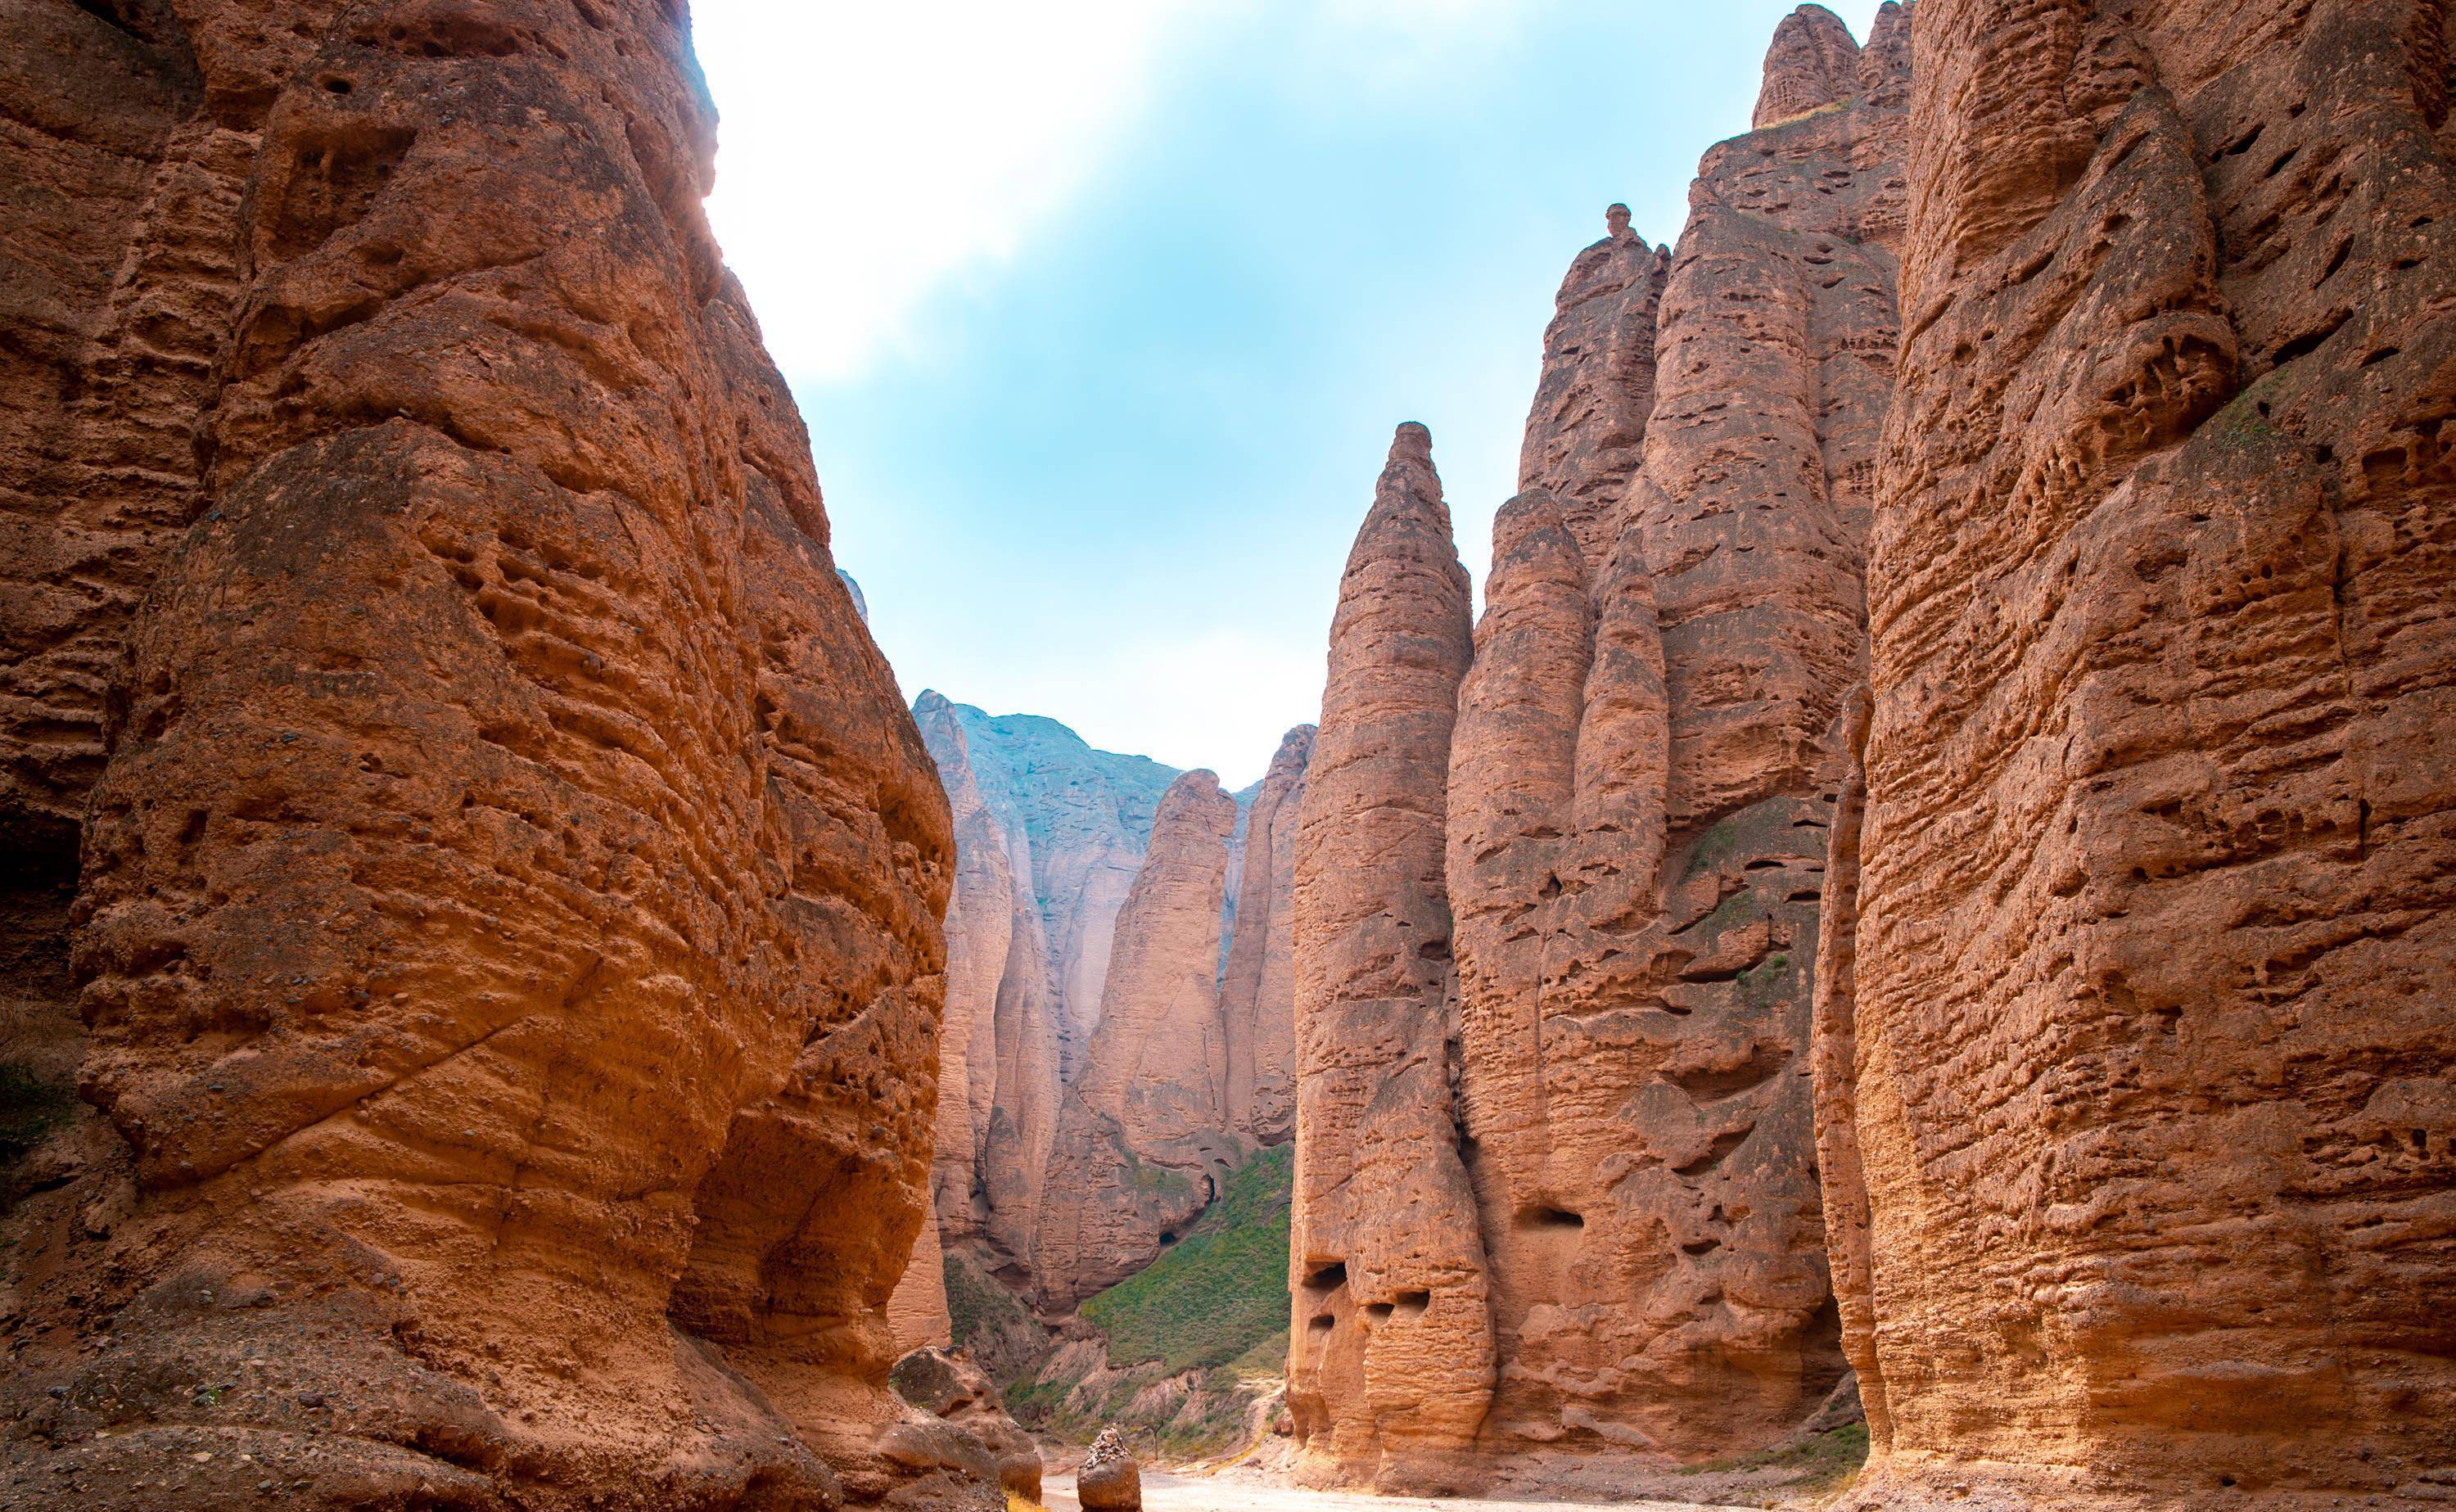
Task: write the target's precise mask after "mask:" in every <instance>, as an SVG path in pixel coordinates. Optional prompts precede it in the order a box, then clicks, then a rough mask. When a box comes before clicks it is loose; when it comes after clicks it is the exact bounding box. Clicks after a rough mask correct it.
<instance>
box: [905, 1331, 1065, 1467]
mask: <svg viewBox="0 0 2456 1512" xmlns="http://www.w3.org/2000/svg"><path fill="white" fill-rule="evenodd" d="M888 1379H889V1380H890V1381H891V1382H892V1383H893V1384H894V1386H895V1391H896V1395H898V1396H900V1397H902V1398H903V1399H904V1400H906V1401H908V1402H910V1403H911V1404H912V1405H913V1406H915V1407H918V1408H920V1409H921V1410H922V1411H924V1412H927V1413H930V1414H931V1415H932V1416H934V1417H937V1418H939V1419H942V1420H945V1421H947V1422H949V1423H952V1425H954V1426H955V1427H957V1428H960V1429H963V1430H964V1431H965V1432H966V1433H968V1434H970V1435H971V1436H972V1439H973V1440H976V1441H977V1442H978V1443H979V1444H980V1445H981V1447H982V1448H983V1449H984V1450H985V1451H986V1452H987V1453H988V1455H989V1458H990V1461H992V1463H993V1465H994V1466H995V1478H996V1480H997V1481H998V1483H999V1484H1000V1485H1003V1486H1005V1487H1006V1488H1007V1489H1008V1490H1009V1491H1012V1492H1013V1493H1014V1494H1015V1495H1017V1496H1019V1497H1022V1498H1024V1499H1025V1500H1026V1501H1031V1502H1037V1501H1039V1500H1040V1450H1039V1449H1038V1448H1037V1447H1035V1446H1034V1443H1033V1441H1032V1435H1030V1434H1028V1433H1026V1432H1024V1430H1023V1427H1022V1425H1021V1424H1019V1423H1017V1422H1016V1421H1015V1420H1013V1418H1011V1417H1009V1416H1007V1411H1006V1406H1005V1404H1004V1403H1003V1402H1001V1401H1000V1400H998V1394H997V1388H996V1387H995V1386H994V1385H993V1384H992V1383H991V1381H990V1379H989V1377H988V1376H987V1375H985V1374H983V1373H982V1371H981V1368H980V1367H979V1366H978V1365H976V1364H974V1363H973V1362H972V1356H971V1355H969V1354H967V1353H965V1352H964V1351H963V1350H960V1349H938V1348H934V1347H931V1348H923V1349H916V1350H913V1351H912V1352H911V1354H909V1355H906V1356H905V1357H904V1358H903V1359H899V1360H897V1361H896V1362H895V1369H894V1370H893V1371H892V1372H890V1375H889V1377H888Z"/></svg>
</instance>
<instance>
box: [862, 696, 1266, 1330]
mask: <svg viewBox="0 0 2456 1512" xmlns="http://www.w3.org/2000/svg"><path fill="white" fill-rule="evenodd" d="M914 712H915V714H916V715H917V717H918V719H919V721H920V725H921V730H922V734H923V737H924V739H925V740H926V741H927V743H928V745H929V748H930V750H931V754H932V756H933V757H934V758H935V759H936V760H937V763H938V766H939V769H940V773H941V776H942V778H943V779H944V782H945V785H946V787H947V791H948V794H949V796H950V799H951V801H952V806H953V809H954V817H955V836H956V844H955V849H956V856H957V866H956V877H955V887H954V898H953V902H952V905H951V906H950V909H949V911H948V921H947V938H948V982H949V988H948V1007H947V1029H946V1048H945V1052H944V1057H943V1070H942V1076H943V1078H944V1081H945V1085H946V1087H947V1089H948V1093H947V1095H946V1097H945V1098H943V1099H942V1100H941V1102H940V1105H939V1114H938V1142H937V1154H936V1167H935V1175H934V1186H935V1192H936V1199H937V1200H936V1209H937V1227H938V1236H939V1240H940V1241H942V1242H943V1243H944V1244H945V1245H946V1246H947V1247H948V1248H950V1249H951V1250H952V1251H954V1252H955V1253H956V1255H957V1258H956V1260H955V1261H954V1263H958V1264H970V1265H975V1266H976V1267H977V1268H978V1269H979V1270H980V1271H981V1272H983V1273H984V1275H985V1276H986V1277H995V1278H996V1279H997V1280H999V1281H1000V1282H1002V1283H1003V1284H1005V1285H1007V1286H1009V1287H1010V1288H1012V1289H1013V1290H1014V1291H1016V1292H1017V1293H1019V1294H1022V1295H1024V1296H1027V1297H1031V1298H1033V1300H1034V1302H1035V1303H1036V1304H1037V1305H1039V1306H1041V1307H1042V1308H1044V1309H1046V1310H1047V1311H1049V1312H1051V1313H1065V1312H1067V1311H1069V1310H1071V1309H1072V1308H1073V1307H1074V1304H1075V1303H1076V1302H1078V1301H1080V1300H1081V1299H1082V1298H1083V1297H1087V1296H1089V1295H1091V1294H1092V1293H1094V1292H1096V1291H1098V1290H1099V1289H1100V1288H1102V1287H1104V1286H1107V1285H1110V1284H1112V1283H1113V1282H1115V1281H1117V1280H1120V1279H1123V1278H1124V1277H1127V1276H1129V1275H1132V1274H1133V1273H1134V1272H1136V1271H1137V1270H1139V1269H1140V1268H1141V1267H1142V1266H1143V1265H1145V1264H1147V1263H1148V1262H1149V1261H1150V1260H1151V1259H1152V1258H1153V1257H1155V1256H1156V1254H1157V1253H1158V1252H1159V1250H1160V1248H1161V1247H1162V1246H1163V1245H1165V1244H1167V1243H1169V1242H1171V1241H1173V1240H1175V1239H1176V1238H1177V1236H1180V1235H1182V1234H1183V1233H1184V1232H1185V1229H1186V1227H1187V1225H1188V1224H1189V1223H1190V1222H1191V1221H1192V1220H1193V1219H1194V1218H1195V1217H1196V1216H1198V1215H1199V1214H1200V1213H1201V1212H1202V1210H1203V1209H1204V1207H1205V1206H1206V1205H1207V1204H1208V1203H1210V1202H1211V1201H1212V1200H1213V1198H1215V1197H1216V1196H1217V1195H1218V1194H1219V1192H1220V1191H1222V1190H1223V1189H1224V1186H1225V1182H1226V1177H1227V1175H1229V1173H1230V1172H1232V1171H1234V1170H1235V1169H1236V1168H1237V1166H1238V1165H1239V1164H1241V1163H1242V1161H1243V1160H1244V1159H1245V1158H1246V1157H1248V1156H1249V1155H1250V1154H1252V1153H1253V1151H1254V1150H1255V1149H1257V1148H1259V1146H1262V1145H1266V1144H1276V1143H1284V1142H1285V1141H1286V1140H1287V1138H1288V1137H1289V1135H1290V1128H1291V1124H1292V1121H1293V1115H1292V1107H1293V1099H1294V1086H1295V1066H1294V1058H1295V1057H1294V1044H1295V1030H1294V1023H1295V1016H1294V1006H1293V1005H1294V991H1295V989H1294V980H1293V974H1292V964H1291V963H1292V959H1293V955H1292V950H1291V947H1290V944H1289V930H1290V909H1289V906H1288V892H1289V889H1290V887H1291V886H1292V880H1293V873H1294V868H1295V828H1296V825H1295V815H1296V809H1297V805H1298V802H1299V801H1300V799H1301V796H1302V793H1303V790H1304V780H1305V767H1306V761H1307V758H1308V756H1309V755H1310V752H1311V749H1312V735H1313V730H1312V726H1310V725H1301V726H1299V727H1298V728H1297V729H1294V730H1291V731H1290V732H1289V733H1288V735H1287V737H1286V738H1285V739H1284V740H1283V741H1282V742H1281V744H1280V746H1279V751H1278V753H1277V755H1276V756H1275V757H1274V758H1273V760H1272V764H1271V767H1270V771H1269V773H1268V774H1267V775H1266V776H1265V777H1264V778H1263V780H1262V781H1261V782H1260V783H1259V784H1258V785H1256V787H1253V788H1251V789H1248V790H1247V791H1245V792H1243V793H1238V794H1235V795H1230V794H1226V793H1223V792H1221V791H1220V790H1219V785H1218V779H1217V778H1216V777H1215V776H1213V775H1212V774H1211V773H1209V772H1201V771H1197V772H1188V773H1178V772H1177V771H1175V770H1174V769H1172V768H1170V767H1166V766H1160V765H1159V764H1157V763H1156V762H1152V761H1149V760H1146V759H1144V758H1142V757H1138V756H1119V755H1116V754H1114V753H1112V752H1107V751H1099V750H1095V749H1093V748H1092V747H1091V746H1087V745H1085V744H1084V743H1083V742H1082V741H1081V740H1080V739H1079V738H1078V737H1076V736H1075V735H1074V732H1073V731H1071V730H1069V729H1067V728H1066V727H1065V726H1064V725H1059V724H1057V723H1056V722H1054V721H1052V720H1046V719H1040V718H1037V717H1034V716H1028V715H1004V716H991V715H988V714H985V713H983V712H982V711H980V710H979V709H976V708H973V707H972V706H971V705H961V704H954V703H951V702H950V701H948V700H947V699H946V698H945V697H943V696H942V695H940V694H937V693H925V694H923V695H922V696H921V698H920V699H919V700H918V701H917V702H916V703H915V705H914ZM1232 878H1233V879H1234V880H1233V882H1232ZM1087 985H1088V987H1089V988H1090V990H1091V991H1093V992H1094V993H1095V995H1094V996H1093V997H1092V998H1091V999H1089V1000H1088V1001H1085V1000H1082V999H1079V998H1075V997H1073V996H1072V995H1071V994H1074V993H1078V992H1080V991H1084V990H1085V988H1086V986H1087ZM1070 1002H1074V1003H1076V1004H1077V1005H1078V1006H1076V1007H1072V1008H1070V1007H1068V1006H1067V1005H1068V1004H1069V1003H1070ZM1070 1044H1071V1045H1074V1046H1077V1047H1078V1048H1075V1049H1073V1050H1070V1049H1069V1048H1068V1047H1069V1046H1070ZM958 1089H960V1094H959V1093H958ZM931 1242H932V1241H931V1238H930V1236H927V1235H926V1234H925V1236H924V1237H923V1240H922V1244H923V1247H924V1248H925V1249H926V1248H927V1247H928V1246H929V1245H930V1244H931ZM922 1263H923V1261H922V1260H920V1259H919V1258H918V1257H916V1261H915V1268H916V1269H918V1268H919V1266H920V1265H921V1264H922ZM908 1287H909V1288H911V1291H912V1294H913V1295H912V1296H911V1298H910V1300H911V1307H912V1309H913V1311H914V1316H915V1318H917V1319H926V1318H930V1317H931V1314H930V1311H929V1309H930V1307H931V1301H930V1299H929V1298H927V1297H924V1296H922V1295H921V1291H922V1283H919V1282H917V1281H911V1280H908ZM936 1305H938V1306H940V1307H943V1302H940V1303H938V1304H936ZM912 1337H913V1339H914V1341H915V1342H920V1341H924V1339H925V1338H926V1335H925V1333H923V1332H920V1331H916V1332H915V1333H914V1334H913V1335H912Z"/></svg>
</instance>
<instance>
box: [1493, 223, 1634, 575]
mask: <svg viewBox="0 0 2456 1512" xmlns="http://www.w3.org/2000/svg"><path fill="white" fill-rule="evenodd" d="M1605 220H1606V224H1607V227H1608V228H1609V230H1610V233H1611V234H1610V235H1607V236H1606V237H1605V238H1604V239H1603V240H1601V241H1598V242H1596V243H1595V244H1594V245H1593V246H1591V247H1588V248H1587V249H1586V251H1584V252H1582V253H1580V254H1578V256H1577V260H1576V261H1574V262H1572V263H1570V264H1569V272H1568V275H1567V276H1566V277H1564V278H1563V279H1562V280H1561V292H1560V294H1559V296H1557V297H1556V298H1555V300H1554V306H1553V307H1554V312H1555V313H1554V314H1553V317H1552V323H1551V326H1550V327H1549V328H1548V329H1546V330H1545V333H1544V371H1543V377H1542V378H1541V379H1540V380H1539V381H1538V383H1537V385H1536V389H1535V403H1534V407H1533V408H1532V410H1531V411H1530V412H1529V413H1528V415H1527V418H1526V437H1525V441H1524V443H1523V444H1522V445H1521V447H1520V450H1519V460H1518V486H1519V488H1520V489H1521V490H1522V491H1524V492H1527V493H1535V492H1543V493H1547V494H1549V495H1551V496H1552V500H1553V501H1554V503H1555V505H1556V506H1557V507H1558V508H1559V510H1560V511H1561V516H1562V521H1563V522H1564V523H1565V524H1566V525H1567V527H1568V529H1569V533H1570V534H1571V535H1572V536H1574V537H1576V538H1577V541H1578V545H1579V548H1580V549H1581V550H1582V551H1584V552H1585V553H1586V555H1587V556H1589V557H1591V558H1594V559H1596V560H1601V559H1602V557H1603V555H1604V553H1605V552H1607V551H1608V550H1610V549H1611V543H1612V538H1613V535H1614V534H1615V532H1616V531H1617V529H1618V526H1619V522H1620V505H1621V499H1622V496H1623V495H1624V494H1626V493H1627V489H1628V480H1629V478H1630V477H1631V476H1632V475H1633V474H1635V472H1636V471H1637V467H1638V463H1639V460H1640V459H1641V448H1642V447H1643V445H1644V443H1645V440H1646V421H1647V418H1648V416H1649V415H1651V414H1652V413H1653V412H1654V372H1655V368H1654V335H1655V312H1656V307H1657V306H1658V305H1659V304H1660V303H1661V302H1662V298H1663V284H1664V280H1665V279H1666V278H1668V276H1670V271H1671V249H1670V248H1668V247H1648V246H1647V244H1646V242H1645V239H1644V238H1642V237H1640V236H1639V235H1637V234H1636V233H1634V232H1632V231H1630V230H1629V229H1628V207H1627V206H1626V205H1614V206H1612V207H1611V209H1610V211H1609V212H1608V213H1607V215H1606V217H1605Z"/></svg>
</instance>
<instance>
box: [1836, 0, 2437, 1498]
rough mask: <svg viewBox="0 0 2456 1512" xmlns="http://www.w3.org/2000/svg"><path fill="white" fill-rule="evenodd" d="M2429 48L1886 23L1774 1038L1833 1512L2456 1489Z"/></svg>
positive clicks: (1993, 16)
mask: <svg viewBox="0 0 2456 1512" xmlns="http://www.w3.org/2000/svg"><path fill="white" fill-rule="evenodd" d="M2451 28H2456V11H2451V10H2449V8H2447V7H2446V6H2444V5H2439V4H2431V3H2425V4H2413V3H2384V4H2349V3H2343V0H2319V3H2284V0H2252V3H2244V4H2229V5H2212V4H2202V3H2190V0H2172V3H2166V0H2148V3H2139V4H2130V5H2123V6H2104V5H2101V6H2095V7H2093V6H2090V5H2086V4H2079V3H2054V4H2032V3H2022V4H2014V3H2009V0H1923V3H1922V5H1921V7H1920V12H1919V18H1918V27H1917V38H1916V42H1917V57H1918V77H1917V82H1916V85H1915V88H1914V104H1913V110H1912V140H1913V144H1914V147H1913V157H1912V165H1913V184H1914V193H1913V194H1912V198H1911V214H1910V224H1909V228H1908V235H1907V240H1906V248H1907V250H1906V252H1905V255H1904V261H1903V272H1902V303H1903V309H1904V311H1905V317H1906V320H1907V323H1908V336H1907V339H1906V340H1905V342H1904V344H1903V348H1902V357H1901V368H1902V373H1901V385H1900V390H1899V397H1898V399H1897V402H1896V406H1895V408H1894V410H1893V416H1892V419H1891V421H1890V423H1889V425H1888V427H1887V433H1886V443H1885V451H1884V460H1883V464H1882V469H1881V475H1880V482H1879V488H1878V512H1877V517H1876V522H1875V526H1874V531H1873V539H1872V548H1871V558H1872V560H1871V565H1870V572H1869V604H1870V618H1871V624H1872V667H1871V685H1872V690H1873V707H1872V713H1871V717H1870V719H1869V722H1868V724H1867V728H1866V735H1865V778H1864V787H1865V799H1864V816H1863V817H1861V818H1860V819H1858V820H1857V822H1856V824H1855V833H1853V834H1852V836H1851V839H1850V843H1849V849H1850V850H1851V851H1852V852H1855V856H1856V866H1855V868H1851V867H1845V866H1837V868H1836V883H1837V890H1839V891H1841V892H1844V893H1846V894H1847V895H1849V896H1850V898H1851V900H1852V904H1851V906H1852V909H1853V910H1854V911H1855V914H1856V929H1855V931H1854V934H1853V938H1852V945H1853V947H1854V950H1853V959H1852V962H1851V966H1850V970H1849V971H1847V972H1842V971H1836V972H1833V973H1831V974H1830V976H1829V980H1828V983H1827V984H1826V990H1825V991H1823V993H1822V995H1821V1000H1820V1006H1819V1017H1820V1024H1821V1032H1822V1033H1823V1035H1824V1036H1825V1038H1826V1040H1827V1043H1828V1047H1829V1048H1828V1052H1827V1053H1825V1055H1824V1056H1823V1057H1822V1061H1823V1064H1822V1070H1821V1071H1820V1075H1819V1083H1820V1086H1819V1095H1820V1100H1821V1118H1820V1123H1821V1130H1820V1138H1821V1141H1822V1143H1823V1146H1824V1150H1825V1153H1826V1159H1825V1171H1826V1178H1827V1182H1828V1187H1829V1202H1830V1205H1831V1206H1832V1209H1833V1210H1834V1211H1835V1212H1836V1213H1837V1214H1847V1215H1848V1219H1847V1221H1846V1222H1844V1223H1841V1224H1838V1225H1837V1226H1836V1251H1837V1263H1836V1274H1837V1277H1847V1279H1846V1280H1845V1282H1844V1284H1843V1286H1842V1295H1843V1302H1844V1304H1845V1311H1844V1315H1843V1317H1844V1321H1845V1325H1846V1336H1845V1338H1846V1346H1847V1347H1848V1349H1849V1351H1850V1353H1851V1356H1852V1359H1853V1361H1854V1363H1855V1364H1856V1365H1857V1366H1858V1370H1859V1376H1860V1379H1861V1382H1862V1384H1863V1387H1864V1388H1865V1391H1866V1396H1867V1401H1868V1407H1869V1419H1870V1424H1871V1427H1872V1429H1873V1436H1874V1440H1875V1445H1876V1459H1875V1461H1874V1463H1873V1467H1872V1471H1871V1474H1870V1477H1869V1479H1868V1482H1867V1485H1866V1487H1865V1489H1864V1491H1863V1498H1864V1504H1867V1505H1871V1506H1873V1505H1884V1506H1888V1507H1895V1508H1900V1507H1912V1506H1921V1505H1927V1504H1931V1503H1942V1502H1946V1501H1948V1500H1953V1499H1955V1498H1960V1497H1966V1496H1970V1495H1987V1496H1995V1497H1998V1498H2000V1499H2002V1500H2005V1501H2012V1502H2020V1503H2024V1504H2031V1505H2054V1506H2059V1507H2060V1506H2083V1505H2099V1504H2112V1505H2123V1506H2140V1507H2148V1506H2158V1507H2175V1506H2201V1505H2209V1506H2218V1505H2236V1504H2239V1503H2241V1502H2242V1501H2244V1500H2245V1499H2253V1500H2256V1501H2258V1502H2260V1504H2266V1505H2305V1504H2307V1505H2314V1506H2318V1505H2365V1506H2382V1505H2420V1504H2433V1505H2436V1504H2441V1503H2444V1502H2446V1500H2447V1499H2448V1498H2450V1497H2451V1496H2456V1332H2451V1317H2452V1316H2456V1315H2451V1313H2450V1310H2449V1308H2448V1306H2447V1298H2448V1297H2450V1296H2451V1295H2456V1222H2451V1218H2456V1153H2451V1143H2452V1142H2456V1083H2451V1075H2450V1073H2451V1067H2456V1011H2451V1004H2456V997H2451V987H2450V983H2451V980H2456V912H2451V904H2456V880H2452V879H2456V836H2452V835H2451V823H2450V805H2451V802H2456V688H2451V680H2456V597H2451V594H2450V584H2451V582H2456V463H2451V460H2450V452H2449V440H2448V434H2447V433H2448V430H2449V428H2450V423H2451V417H2452V416H2456V183H2451V163H2450V150H2451V148H2456V125H2451V123H2450V121H2449V111H2448V99H2449V92H2448V85H2449V74H2448V64H2449V49H2448V43H2449V39H2450V36H2451ZM1842 849H1843V848H1842V847H1840V846H1837V860H1838V859H1840V858H1841V853H1842ZM1846 918H1847V916H1846V915H1841V914H1836V915H1835V916H1833V917H1832V918H1829V921H1828V922H1829V930H1831V929H1833V928H1848V925H1847V923H1846V922H1845V920H1846ZM1846 1252H1847V1258H1845V1255H1846ZM1962 1504H1966V1503H1962Z"/></svg>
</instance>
